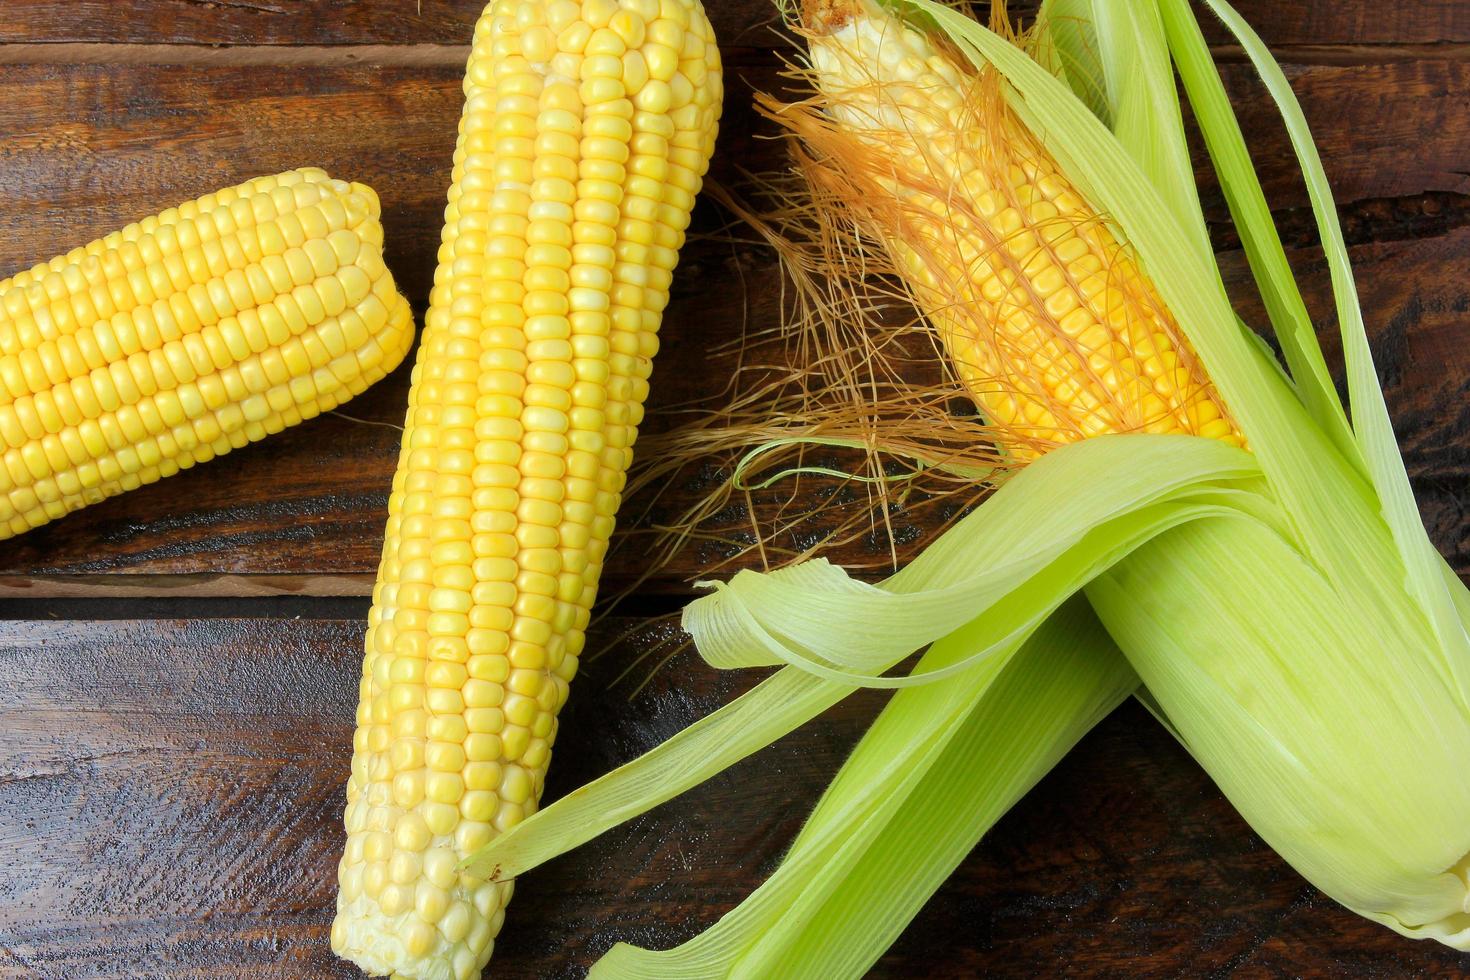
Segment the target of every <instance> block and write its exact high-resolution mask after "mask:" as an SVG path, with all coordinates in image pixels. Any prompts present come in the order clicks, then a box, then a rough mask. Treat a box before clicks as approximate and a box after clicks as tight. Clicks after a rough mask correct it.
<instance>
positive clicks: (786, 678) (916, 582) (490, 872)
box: [465, 436, 1276, 878]
mask: <svg viewBox="0 0 1470 980" xmlns="http://www.w3.org/2000/svg"><path fill="white" fill-rule="evenodd" d="M1258 479H1259V473H1258V470H1257V469H1256V466H1255V463H1254V461H1253V459H1252V458H1251V456H1250V455H1249V454H1248V453H1244V452H1242V451H1240V450H1238V449H1233V448H1231V447H1229V446H1226V445H1224V444H1222V443H1216V442H1212V441H1209V440H1203V439H1195V438H1190V437H1185V436H1137V437H1124V436H1117V437H1104V438H1099V439H1092V440H1088V441H1086V442H1081V443H1078V444H1076V445H1073V446H1068V447H1065V448H1064V449H1062V450H1058V451H1056V452H1053V453H1050V454H1048V455H1047V456H1045V457H1043V458H1042V459H1041V460H1038V461H1037V462H1036V463H1034V464H1033V465H1031V466H1030V467H1028V468H1027V469H1026V470H1024V471H1022V472H1021V473H1019V474H1017V475H1016V477H1014V478H1013V479H1012V480H1011V481H1009V482H1008V483H1007V484H1006V485H1005V486H1003V487H1002V488H1001V489H1000V490H999V491H998V492H997V493H996V494H995V496H994V497H993V498H992V499H991V500H990V501H989V502H988V503H987V504H986V505H985V506H984V507H981V508H979V509H977V510H976V511H974V512H973V513H971V514H969V515H968V516H966V517H965V518H964V519H963V520H962V521H960V522H959V523H958V524H956V525H955V527H954V528H952V529H951V530H950V531H949V532H947V533H946V534H945V535H944V536H942V537H941V538H940V539H939V540H938V541H936V542H935V544H934V545H932V546H931V547H930V548H928V549H926V550H925V552H924V554H923V555H921V556H920V557H919V558H917V559H916V560H915V561H913V562H912V563H910V564H909V566H908V567H907V568H905V569H904V570H903V571H901V572H899V573H898V574H897V575H895V576H893V577H892V578H890V579H888V580H887V581H885V582H883V583H882V584H880V585H877V586H873V585H868V584H866V583H863V582H860V581H857V580H855V579H851V578H849V577H848V576H847V575H846V573H845V572H843V571H842V570H841V569H838V568H837V567H836V566H833V565H830V564H827V563H826V562H808V563H805V564H803V565H798V566H793V567H791V568H787V569H781V570H778V571H776V572H772V573H770V574H766V575H761V574H757V573H755V572H748V573H741V574H740V575H737V576H736V577H735V578H734V579H732V580H731V581H730V582H729V583H728V584H725V585H723V586H721V587H719V588H718V589H717V590H716V591H715V592H714V593H713V594H711V595H709V596H706V597H704V598H703V599H700V600H699V601H697V602H695V603H693V604H691V605H690V606H689V607H688V609H686V611H685V620H684V625H685V628H686V629H688V630H689V631H690V633H691V634H693V635H694V636H695V638H696V640H697V641H698V644H699V651H700V654H701V656H703V657H704V658H705V660H706V661H708V662H709V663H711V664H712V665H714V666H717V667H723V668H729V667H751V666H770V665H775V664H786V665H787V666H786V667H785V669H783V670H781V671H778V672H777V673H776V674H774V675H773V676H771V677H769V678H767V679H766V680H764V681H762V682H761V683H760V684H759V685H757V686H756V687H755V688H754V689H753V690H751V691H749V692H748V693H746V694H744V695H742V696H741V697H740V698H737V699H736V700H735V701H732V702H731V703H730V704H728V705H726V706H724V707H722V708H720V709H719V710H717V711H715V712H714V713H712V714H710V715H709V716H707V717H705V718H703V719H701V720H700V721H698V722H695V723H694V724H693V725H691V726H690V727H689V728H686V729H685V730H684V731H682V732H680V733H678V734H677V735H674V736H673V737H672V738H670V739H669V740H668V741H666V742H664V743H663V744H661V745H659V746H658V747H656V748H654V749H652V750H650V751H649V752H648V753H646V754H644V755H643V756H640V757H639V758H637V759H635V760H633V761H632V762H629V763H627V764H626V765H624V766H621V767H619V768H618V769H615V770H613V771H612V772H610V773H608V774H607V775H605V776H603V777H601V778H600V779H597V780H595V781H593V782H591V783H588V784H587V785H586V786H583V787H580V788H579V789H576V790H573V791H572V792H571V793H569V794H567V795H566V796H565V797H563V798H562V799H560V800H557V801H556V802H554V803H552V804H551V805H550V806H548V807H546V808H545V809H543V810H541V811H540V812H538V813H536V814H534V815H532V816H531V817H529V818H528V819H526V820H525V821H524V822H522V823H520V824H518V825H517V826H515V827H513V828H512V829H511V830H510V831H509V832H507V833H505V834H502V835H500V836H499V837H496V838H495V839H494V840H492V841H491V842H490V843H489V844H488V845H486V846H485V847H484V848H483V849H482V850H481V851H480V852H479V853H478V854H476V855H475V856H474V857H472V858H471V859H469V860H468V861H466V862H465V867H466V869H467V870H468V871H469V872H470V873H472V874H474V875H477V876H480V877H494V878H511V877H515V876H517V875H519V874H521V873H522V872H524V871H527V870H529V869H530V868H533V867H535V866H537V865H539V864H541V863H543V862H545V861H547V860H549V859H550V858H552V857H555V856H556V855H558V854H561V853H564V852H565V851H567V850H570V849H571V848H573V847H576V846H578V845H580V844H583V843H585V842H586V841H588V840H591V839H592V838H593V837H595V836H597V835H598V834H600V833H602V832H604V831H606V830H608V829H609V828H611V827H614V826H617V825H618V824H619V823H622V822H624V821H626V820H629V819H631V818H633V817H635V816H637V815H638V814H640V813H643V812H646V811H647V810H649V809H651V808H652V807H654V806H657V805H658V804H659V803H662V802H664V801H666V800H669V799H672V798H673V797H674V796H676V795H678V794H679V793H682V792H683V791H684V790H686V789H688V788H690V787H691V786H695V785H697V784H698V783H700V782H702V781H704V780H705V779H708V778H709V777H710V776H712V775H714V774H715V773H718V772H720V771H722V770H723V769H725V768H727V767H729V766H730V765H733V764H734V763H735V762H738V761H739V760H740V759H743V758H745V757H746V756H748V755H750V754H751V753H753V752H755V751H758V750H759V749H761V748H763V747H764V746H766V745H769V744H771V743H772V742H774V741H776V740H777V739H778V738H780V737H781V736H782V735H784V734H786V733H787V732H790V731H791V730H793V729H794V728H796V727H797V726H799V725H801V724H803V723H805V722H806V721H809V720H810V719H812V718H814V717H816V716H817V715H818V714H820V713H821V712H822V711H823V710H825V709H826V708H827V707H830V706H831V705H832V704H835V703H836V702H837V701H838V700H840V699H841V698H842V697H844V696H845V695H847V694H849V693H851V692H852V691H853V690H855V689H856V688H857V687H859V686H871V687H911V686H912V685H914V684H915V683H916V682H917V681H919V680H927V681H930V682H932V681H933V680H937V679H940V678H946V677H948V678H953V677H954V676H956V675H960V674H962V673H963V672H965V671H967V670H975V669H977V668H980V667H982V666H984V665H985V664H986V663H987V662H988V661H997V662H999V661H1004V660H1005V659H1007V658H1008V657H1009V656H1010V655H1011V654H1012V653H1014V651H1015V649H1016V648H1017V647H1018V645H1019V644H1020V643H1021V642H1022V641H1024V640H1025V638H1026V637H1027V636H1029V635H1030V634H1031V633H1032V632H1034V631H1035V629H1036V628H1037V627H1038V626H1039V625H1040V624H1041V623H1043V622H1045V620H1046V619H1047V617H1048V616H1050V615H1051V613H1052V612H1053V611H1055V610H1056V609H1057V608H1058V607H1059V606H1060V605H1061V604H1062V603H1063V602H1065V601H1066V599H1067V598H1068V597H1069V596H1071V595H1072V594H1073V593H1075V592H1076V591H1077V589H1078V588H1079V587H1080V586H1081V585H1082V584H1083V583H1085V582H1086V581H1089V580H1090V579H1092V578H1093V577H1094V576H1095V575H1096V574H1098V572H1099V571H1101V569H1103V568H1106V567H1108V566H1110V565H1111V564H1112V563H1114V562H1116V561H1117V560H1118V559H1119V558H1120V557H1121V556H1123V555H1126V554H1127V553H1128V552H1129V551H1131V550H1132V549H1133V548H1135V547H1137V546H1138V544H1140V543H1142V542H1143V541H1147V540H1149V539H1151V538H1152V537H1154V536H1155V535H1156V534H1158V533H1159V532H1160V531H1161V530H1162V529H1164V528H1166V527H1173V526H1178V525H1179V524H1180V523H1183V522H1186V521H1189V520H1193V519H1198V518H1199V517H1201V516H1205V515H1221V514H1235V515H1240V516H1241V518H1242V519H1251V520H1263V521H1274V520H1275V517H1276V515H1275V514H1274V511H1273V510H1272V508H1271V507H1270V505H1269V504H1268V503H1266V502H1264V501H1263V500H1262V498H1260V497H1259V495H1258V494H1256V493H1254V492H1253V491H1252V489H1251V488H1252V487H1253V486H1254V485H1255V483H1256V481H1257V480H1258ZM1083 487H1085V488H1089V492H1087V493H1079V492H1077V490H1078V488H1083ZM1022 582H1024V583H1025V585H1024V587H1019V586H1020V585H1021V583H1022ZM962 627H963V628H965V629H966V631H967V632H966V649H965V651H964V656H963V657H961V658H959V659H958V660H955V661H952V662H948V663H944V664H942V665H936V666H926V667H923V668H922V669H920V670H919V671H916V672H915V673H914V674H910V675H904V676H897V677H890V676H886V674H885V672H886V671H888V670H889V669H890V668H892V667H893V666H894V665H895V664H898V663H899V662H900V661H902V660H903V659H905V658H906V657H908V656H910V655H911V654H913V653H914V652H915V651H917V650H920V649H921V648H923V647H925V646H926V645H927V644H930V643H933V642H935V641H936V640H940V639H942V638H944V637H946V636H948V635H950V634H952V633H954V632H955V631H956V630H959V629H961V628H962ZM995 666H996V664H992V669H993V668H994V667H995Z"/></svg>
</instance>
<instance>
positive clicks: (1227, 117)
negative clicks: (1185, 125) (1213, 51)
mask: <svg viewBox="0 0 1470 980" xmlns="http://www.w3.org/2000/svg"><path fill="white" fill-rule="evenodd" d="M1159 9H1160V10H1161V12H1162V14H1163V21H1164V24H1165V27H1166V28H1167V31H1168V38H1169V47H1170V50H1171V52H1172V53H1173V55H1174V61H1175V63H1176V64H1177V66H1178V69H1179V77H1180V78H1181V79H1182V80H1183V82H1184V88H1185V91H1186V92H1188V94H1189V102H1190V106H1191V107H1192V108H1193V109H1194V115H1195V120H1196V122H1197V123H1198V125H1199V129H1200V132H1201V134H1202V135H1203V136H1204V139H1205V147H1206V149H1208V150H1209V153H1210V159H1211V161H1213V163H1214V165H1215V173H1216V175H1217V176H1218V177H1219V180H1220V187H1221V189H1222V190H1223V191H1224V192H1225V201H1226V204H1227V205H1228V206H1229V208H1230V215H1231V218H1232V219H1233V220H1234V221H1235V225H1236V228H1237V229H1238V230H1239V232H1240V239H1241V243H1242V244H1243V245H1244V246H1245V254H1246V259H1247V261H1248V262H1249V263H1250V267H1251V273H1252V274H1253V275H1254V277H1255V281H1256V286H1257V288H1258V289H1259V290H1260V294H1261V300H1262V302H1263V303H1264V304H1265V307H1266V314H1267V316H1268V317H1269V318H1270V320H1271V326H1272V328H1273V330H1274V331H1275V333H1276V336H1277V338H1278V340H1279V341H1280V343H1281V349H1282V352H1283V353H1284V354H1285V355H1286V363H1287V365H1288V366H1289V367H1290V368H1291V373H1292V377H1293V379H1294V381H1295V383H1296V388H1297V393H1298V395H1299V397H1300V398H1301V399H1302V402H1303V404H1304V405H1305V406H1306V409H1307V412H1308V413H1309V414H1310V415H1311V416H1312V418H1313V419H1314V420H1316V422H1317V424H1318V425H1319V426H1321V427H1322V429H1323V431H1324V432H1326V433H1327V435H1328V437H1329V438H1330V439H1331V440H1332V443H1333V445H1334V446H1335V447H1336V448H1337V450H1338V451H1339V452H1340V453H1342V454H1343V456H1344V458H1346V459H1348V460H1349V461H1351V462H1352V463H1353V464H1354V465H1355V466H1357V467H1359V468H1360V469H1362V467H1363V462H1362V455H1361V454H1360V453H1359V452H1358V448H1357V445H1356V443H1355V442H1354V441H1353V436H1352V430H1351V429H1350V428H1349V427H1348V422H1347V415H1346V413H1345V412H1344V411H1343V408H1342V403H1341V402H1340V401H1339V400H1338V397H1337V389H1336V388H1335V387H1334V386H1333V383H1332V376H1331V374H1329V373H1328V370H1327V362H1326V360H1325V359H1324V358H1323V357H1322V349H1321V347H1320V346H1319V345H1318V343H1317V334H1316V331H1315V330H1314V329H1313V326H1312V320H1311V317H1310V315H1309V314H1308V313H1307V307H1306V304H1305V303H1304V302H1303V301H1302V296H1301V291H1300V290H1299V289H1298V288H1297V284H1296V278H1295V277H1294V276H1293V275H1292V271H1291V266H1290V264H1289V263H1288V262H1287V259H1286V251H1285V249H1284V248H1283V247H1282V245H1281V237H1280V235H1279V234H1277V231H1276V224H1275V222H1274V221H1272V219H1271V209H1270V207H1269V206H1268V205H1267V203H1266V195H1265V192H1264V191H1263V190H1262V189H1261V182H1260V180H1259V178H1257V176H1256V171H1255V167H1254V166H1253V165H1252V164H1251V158H1250V152H1249V150H1247V149H1246V145H1245V137H1244V135H1243V134H1242V133H1241V131H1240V124H1239V122H1238V121H1237V120H1236V118H1235V110H1234V109H1233V108H1232V107H1231V105H1230V99H1229V98H1228V97H1227V96H1226V94H1225V86H1224V84H1223V83H1222V82H1221V81H1220V73H1219V72H1218V71H1217V70H1216V68H1215V62H1214V59H1213V58H1212V57H1211V56H1210V50H1209V48H1208V47H1207V46H1206V44H1205V39H1204V35H1203V34H1202V33H1200V29H1199V24H1198V22H1196V21H1195V19H1194V14H1193V12H1192V11H1191V10H1190V7H1189V2H1188V0H1161V3H1160V6H1159ZM1365 475H1366V472H1365Z"/></svg>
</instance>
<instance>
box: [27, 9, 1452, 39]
mask: <svg viewBox="0 0 1470 980" xmlns="http://www.w3.org/2000/svg"><path fill="white" fill-rule="evenodd" d="M484 6H485V4H484V3H483V2H482V0H422V2H420V0H248V2H232V3H221V2H217V0H164V2H160V0H6V3H5V5H4V8H3V10H0V43H21V42H51V43H54V42H77V41H82V42H104V43H113V44H119V43H135V44H136V43H143V44H159V43H163V44H270V45H349V44H465V43H468V38H469V32H470V30H471V29H472V27H473V25H474V21H475V18H476V17H477V16H478V15H479V13H480V11H481V9H483V7H484ZM775 6H776V5H775V3H774V2H772V0H712V2H711V3H710V4H709V13H710V19H711V21H712V22H713V23H714V27H715V31H716V36H717V37H718V38H719V39H720V43H721V44H723V45H726V46H757V47H764V46H768V45H769V44H770V43H771V41H770V33H771V32H770V28H771V27H772V26H773V25H774V24H776V23H777V17H776V15H775V12H774V11H775ZM1036 6H1037V4H1036V2H1035V0H1013V2H1012V3H1011V4H1010V7H1011V10H1012V11H1013V13H1014V14H1015V16H1016V17H1018V18H1019V19H1020V20H1021V21H1022V22H1023V23H1024V22H1028V21H1029V20H1030V18H1031V16H1032V13H1033V12H1034V10H1035V8H1036ZM1235 7H1236V9H1238V10H1239V11H1240V12H1241V14H1242V15H1244V16H1245V18H1246V20H1247V21H1248V22H1249V23H1250V24H1251V25H1252V26H1253V27H1255V29H1256V30H1257V31H1258V32H1259V33H1260V34H1261V36H1262V37H1263V38H1264V39H1265V40H1266V42H1267V43H1269V44H1272V45H1275V46H1283V45H1303V44H1305V45H1381V44H1405V43H1415V44H1425V43H1431V44H1439V43H1464V42H1467V41H1470V10H1467V9H1466V7H1465V5H1464V4H1462V3H1458V2H1456V0H1417V2H1404V3H1393V4H1381V3H1373V2H1371V0H1344V2H1338V3H1322V2H1315V3H1280V2H1278V0H1240V2H1238V3H1236V4H1235ZM1201 20H1202V21H1203V22H1204V24H1205V27H1206V31H1207V34H1208V36H1209V37H1210V38H1211V40H1213V41H1216V42H1220V41H1224V40H1225V39H1226V34H1225V32H1224V31H1223V29H1221V28H1220V27H1219V26H1217V25H1216V23H1215V22H1214V21H1213V19H1211V18H1209V15H1208V14H1207V13H1204V12H1203V11H1202V12H1201Z"/></svg>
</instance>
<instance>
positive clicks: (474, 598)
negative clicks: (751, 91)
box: [332, 0, 721, 980]
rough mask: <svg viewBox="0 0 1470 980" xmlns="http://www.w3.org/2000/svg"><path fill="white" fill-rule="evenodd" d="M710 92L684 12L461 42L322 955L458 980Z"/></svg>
mask: <svg viewBox="0 0 1470 980" xmlns="http://www.w3.org/2000/svg"><path fill="white" fill-rule="evenodd" d="M720 99H721V76H720V62H719V54H718V52H717V50H716V48H715V43H714V37H713V32H712V31H711V29H710V25H709V22H708V21H707V20H706V19H705V16H704V13H703V10H702V9H701V8H700V6H699V4H698V2H697V0H623V2H622V3H618V2H614V0H585V2H582V3H577V2H573V0H498V2H496V3H493V4H491V5H490V6H489V7H488V8H487V9H486V11H485V13H484V15H483V17H482V18H481V19H480V21H479V23H478V25H477V26H476V29H475V38H474V48H473V52H472V54H471V56H470V60H469V65H468V68H467V71H466V77H465V109H464V114H463V118H462V119H461V122H460V135H459V143H458V148H457V150H456V153H455V167H454V175H453V186H452V187H451V188H450V191H449V206H448V208H447V209H446V215H445V217H446V221H445V227H444V237H443V244H442V246H441V248H440V253H439V269H438V273H437V275H436V277H435V285H434V290H433V293H432V295H431V301H430V310H429V313H428V317H427V320H426V324H425V329H424V335H423V343H422V346H421V349H420V353H419V357H418V362H417V364H416V366H415V369H414V384H413V390H412V394H411V395H410V400H409V410H408V416H407V421H406V423H405V432H404V438H403V454H402V456H401V458H400V462H399V468H398V473H397V475H396V477H395V479H394V484H393V494H392V497H391V499H390V502H389V518H388V526H387V535H386V540H385V543H384V547H383V561H382V565H381V567H380V570H379V576H378V583H377V587H376V589H375V590H374V595H373V608H372V612H371V613H370V616H369V627H368V633H367V639H366V657H365V660H364V664H363V679H362V687H361V702H360V705H359V708H358V715H357V724H358V728H357V733H356V736H355V740H354V746H353V748H354V752H353V760H352V775H351V778H350V779H349V781H348V785H347V812H346V826H347V832H348V838H347V846H346V851H345V853H344V855H343V858H342V862H341V868H340V891H339V895H338V903H337V919H336V922H335V923H334V924H333V927H332V945H333V948H334V949H335V950H336V951H337V952H338V953H339V954H341V955H342V956H344V957H347V958H349V959H352V960H353V961H355V962H356V963H358V964H359V965H361V966H362V967H364V968H365V969H367V970H368V971H370V972H372V973H375V974H387V973H392V974H394V975H400V976H404V977H413V978H426V980H438V978H449V977H455V978H466V977H476V976H479V972H480V970H481V968H482V967H483V966H484V965H485V963H486V961H487V960H488V959H489V957H490V953H491V949H492V946H493V940H494V937H495V936H496V934H497V933H498V932H499V929H500V926H501V923H502V921H503V920H504V916H505V904H506V902H507V901H508V900H509V899H510V895H511V887H512V883H511V882H504V883H492V882H484V881H479V880H475V879H472V878H469V877H467V876H464V875H461V874H460V873H459V872H458V871H457V870H456V866H457V865H458V863H459V862H460V860H461V859H463V858H465V857H467V856H468V855H469V854H471V853H472V852H473V851H475V850H476V849H478V848H479V847H480V846H481V845H483V844H484V843H486V842H487V841H488V840H489V839H490V838H491V836H492V835H493V834H495V833H497V832H500V831H504V830H506V829H507V828H509V827H511V826H513V825H515V824H516V823H518V822H519V821H520V820H522V819H523V818H524V817H525V816H526V815H527V814H529V813H532V812H534V810H535V808H536V805H537V800H538V799H539V796H540V793H541V789H542V786H543V782H544V779H545V775H546V766H547V762H548V760H549V758H550V753H551V746H552V743H553V741H554V740H555V737H556V714H557V711H558V710H559V709H560V708H561V706H562V704H563V703H564V702H565V701H566V698H567V692H568V683H569V682H570V681H571V679H572V677H573V676H574V674H575V673H576V669H577V662H578V656H579V655H580V653H581V651H582V645H583V642H584V639H583V630H584V629H585V628H586V626H587V622H588V619H589V616H590V609H591V605H592V601H593V598H594V595H595V593H596V587H597V578H598V573H599V572H600V570H601V566H602V561H603V558H604V555H605V553H606V550H607V544H608V538H609V536H610V534H611V533H612V529H613V523H614V516H615V512H616V510H617V507H618V504H619V502H620V498H621V493H622V489H623V486H624V480H625V475H626V470H627V467H628V464H629V461H630V459H631V455H632V446H633V440H634V438H635V436H636V433H637V426H638V423H639V422H640V421H641V418H642V413H643V401H644V398H645V397H646V395H647V392H648V376H649V371H650V368H651V364H652V357H653V355H654V353H655V351H656V350H657V347H658V342H657V330H658V326H659V322H660V319H661V315H662V312H663V309H664V307H665V305H666V304H667V302H668V290H669V284H670V281H671V276H672V272H673V269H674V265H675V263H676V261H677V258H678V249H679V247H680V246H681V245H682V243H683V240H684V234H685V229H686V228H687V226H688V223H689V217H690V211H691V209H692V208H693V205H694V199H695V196H696V194H697V193H698V191H699V188H700V183H701V180H702V177H703V175H704V173H705V170H706V168H707V166H708V162H709V157H710V154H711V152H712V150H713V145H714V139H715V132H716V127H717V122H718V117H719V111H720Z"/></svg>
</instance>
